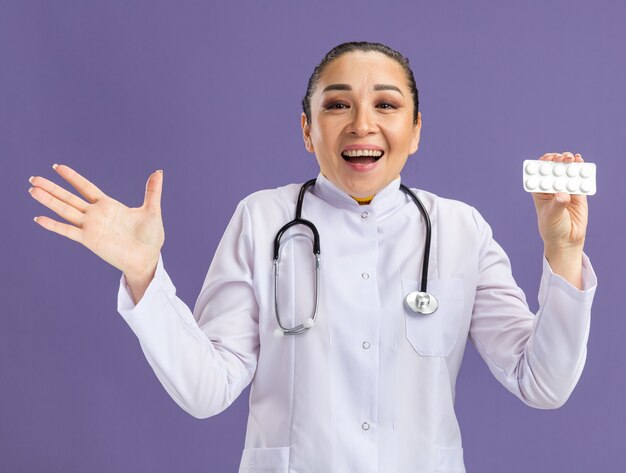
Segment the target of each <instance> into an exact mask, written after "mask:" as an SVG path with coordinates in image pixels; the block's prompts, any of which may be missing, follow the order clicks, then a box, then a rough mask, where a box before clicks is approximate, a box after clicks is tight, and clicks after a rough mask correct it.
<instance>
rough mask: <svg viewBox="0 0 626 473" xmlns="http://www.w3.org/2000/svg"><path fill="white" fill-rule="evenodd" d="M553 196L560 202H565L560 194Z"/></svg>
mask: <svg viewBox="0 0 626 473" xmlns="http://www.w3.org/2000/svg"><path fill="white" fill-rule="evenodd" d="M555 198H556V201H557V202H559V203H561V204H562V203H564V202H565V199H563V196H562V195H557V196H556V197H555Z"/></svg>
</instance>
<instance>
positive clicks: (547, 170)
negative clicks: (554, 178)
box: [539, 163, 552, 176]
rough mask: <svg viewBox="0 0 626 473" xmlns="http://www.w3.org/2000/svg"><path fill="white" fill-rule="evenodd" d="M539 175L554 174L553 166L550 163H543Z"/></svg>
mask: <svg viewBox="0 0 626 473" xmlns="http://www.w3.org/2000/svg"><path fill="white" fill-rule="evenodd" d="M539 173H540V174H541V175H542V176H548V175H550V174H552V165H551V164H550V163H543V164H542V165H541V167H540V168H539Z"/></svg>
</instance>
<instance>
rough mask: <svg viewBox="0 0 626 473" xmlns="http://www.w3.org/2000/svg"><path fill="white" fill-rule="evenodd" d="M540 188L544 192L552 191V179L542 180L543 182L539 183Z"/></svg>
mask: <svg viewBox="0 0 626 473" xmlns="http://www.w3.org/2000/svg"><path fill="white" fill-rule="evenodd" d="M539 187H540V188H541V190H542V191H547V190H550V189H552V179H548V178H545V179H542V180H541V182H540V183H539Z"/></svg>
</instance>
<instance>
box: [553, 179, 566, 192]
mask: <svg viewBox="0 0 626 473" xmlns="http://www.w3.org/2000/svg"><path fill="white" fill-rule="evenodd" d="M552 187H554V190H555V191H557V192H561V191H562V190H563V189H565V179H563V178H558V179H555V180H554V184H552Z"/></svg>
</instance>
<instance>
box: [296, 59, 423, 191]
mask: <svg viewBox="0 0 626 473" xmlns="http://www.w3.org/2000/svg"><path fill="white" fill-rule="evenodd" d="M421 126H422V120H421V115H419V114H418V120H417V123H414V122H413V99H412V96H411V90H410V89H409V87H408V85H407V78H406V75H405V73H404V71H403V69H402V66H400V64H398V63H397V62H396V61H395V60H394V59H392V58H390V57H388V56H386V55H385V54H382V53H379V52H372V51H369V52H362V51H355V52H350V53H346V54H344V55H342V56H340V57H339V58H337V59H335V60H333V61H332V62H331V63H329V64H328V65H327V66H326V68H325V69H324V71H323V72H322V74H321V75H320V78H319V81H318V83H317V85H316V87H315V90H314V92H313V95H312V96H311V123H308V122H307V119H306V115H305V114H304V113H303V114H302V133H303V137H304V143H305V147H306V149H307V150H308V151H310V152H311V153H315V156H316V158H317V161H318V163H319V166H320V170H321V171H322V174H323V175H324V176H326V177H327V178H328V179H329V180H330V181H331V182H332V183H333V184H335V185H336V186H337V187H339V188H340V189H342V190H344V191H345V192H347V193H348V194H350V195H351V196H354V197H368V196H371V195H374V194H376V193H378V191H380V190H381V189H383V188H384V187H385V186H386V185H387V184H389V183H390V182H391V181H393V180H394V179H396V178H397V177H398V176H399V174H400V171H401V170H402V168H403V167H404V164H405V163H406V160H407V158H408V157H409V155H410V154H413V153H414V152H415V151H417V147H418V144H419V137H420V129H421Z"/></svg>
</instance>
